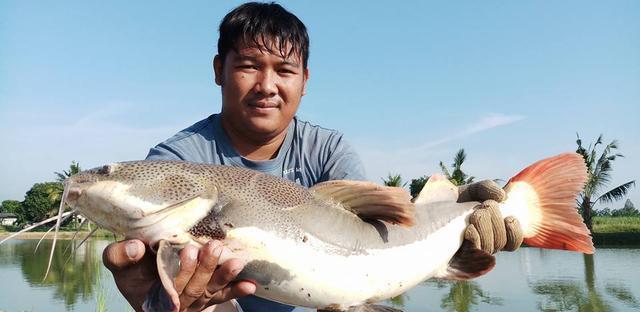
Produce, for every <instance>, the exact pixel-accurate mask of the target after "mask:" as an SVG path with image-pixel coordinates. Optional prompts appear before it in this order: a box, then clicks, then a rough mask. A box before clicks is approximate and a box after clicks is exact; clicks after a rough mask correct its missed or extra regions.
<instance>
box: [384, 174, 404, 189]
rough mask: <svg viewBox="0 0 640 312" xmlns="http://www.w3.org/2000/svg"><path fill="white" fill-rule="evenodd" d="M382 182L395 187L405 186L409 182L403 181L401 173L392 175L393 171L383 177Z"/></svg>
mask: <svg viewBox="0 0 640 312" xmlns="http://www.w3.org/2000/svg"><path fill="white" fill-rule="evenodd" d="M382 183H383V184H384V185H386V186H395V187H404V186H405V185H407V182H405V183H402V176H400V174H396V175H391V173H389V175H388V176H387V178H386V179H385V178H382Z"/></svg>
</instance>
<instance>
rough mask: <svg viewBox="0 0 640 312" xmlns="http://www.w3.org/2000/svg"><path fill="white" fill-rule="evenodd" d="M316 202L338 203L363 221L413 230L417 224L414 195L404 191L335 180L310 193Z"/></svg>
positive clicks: (313, 188) (317, 185) (368, 183)
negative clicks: (372, 221) (370, 220)
mask: <svg viewBox="0 0 640 312" xmlns="http://www.w3.org/2000/svg"><path fill="white" fill-rule="evenodd" d="M309 190H310V191H311V193H312V194H314V196H315V197H316V198H320V199H322V200H329V201H332V202H337V203H339V204H341V205H342V207H343V208H345V209H347V210H349V211H352V212H353V213H355V214H357V215H358V216H359V217H360V218H362V219H376V220H382V221H387V222H390V223H394V224H398V225H402V226H412V225H414V224H415V222H416V217H415V206H414V205H413V203H412V202H411V195H409V193H408V192H407V191H406V190H404V189H403V188H400V187H390V186H382V185H378V184H375V183H371V182H365V181H350V180H334V181H327V182H322V183H318V184H316V185H314V186H313V187H311V188H310V189H309Z"/></svg>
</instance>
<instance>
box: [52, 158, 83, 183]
mask: <svg viewBox="0 0 640 312" xmlns="http://www.w3.org/2000/svg"><path fill="white" fill-rule="evenodd" d="M80 171H82V169H81V168H80V164H79V163H77V162H76V161H75V160H72V161H71V165H69V171H67V170H62V173H60V172H57V171H56V172H54V174H55V175H56V176H57V180H58V182H63V181H64V180H65V179H66V178H68V177H70V176H72V175H76V174H78V173H80Z"/></svg>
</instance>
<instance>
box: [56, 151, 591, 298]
mask: <svg viewBox="0 0 640 312" xmlns="http://www.w3.org/2000/svg"><path fill="white" fill-rule="evenodd" d="M567 164H569V165H567ZM538 169H539V170H538ZM584 171H585V170H584V162H583V160H582V158H580V157H579V155H578V156H576V155H560V156H558V157H555V158H550V159H548V160H544V161H542V162H541V163H540V164H538V165H537V163H536V164H534V165H532V166H531V167H529V168H527V169H525V170H523V171H522V172H521V174H519V175H517V176H516V178H518V179H519V180H518V181H511V180H510V183H512V182H514V184H513V185H514V186H518V187H514V190H515V191H513V194H514V195H517V194H520V195H519V197H516V196H512V197H513V198H508V200H507V201H505V202H507V203H510V204H509V205H506V204H505V205H502V204H501V206H500V209H501V211H502V213H503V215H504V216H508V215H514V216H516V217H517V218H518V219H519V220H522V221H525V222H524V223H526V224H529V226H528V228H527V229H526V230H529V231H532V229H538V228H539V229H542V230H543V231H542V232H544V235H546V236H545V237H552V236H553V231H555V230H556V229H561V230H562V231H564V230H566V231H569V230H572V229H575V228H576V227H575V226H574V227H570V226H562V225H560V226H558V223H557V222H565V220H569V219H571V218H573V219H575V218H576V217H577V215H576V216H573V215H571V216H569V218H568V217H567V213H573V214H575V207H573V205H574V204H575V195H576V194H577V193H579V191H580V190H581V187H582V185H584V184H583V182H584V179H586V175H585V173H584ZM544 176H546V177H549V178H544ZM554 177H556V178H557V177H561V178H562V179H560V181H559V182H558V183H555V184H554V183H550V182H549V181H551V180H552V178H554ZM534 178H535V179H534ZM432 180H433V181H432ZM435 180H436V179H434V177H433V176H432V179H430V180H429V183H427V186H425V189H429V192H428V194H426V195H425V196H424V197H423V196H422V195H423V194H422V193H421V195H420V196H419V199H420V202H419V203H418V202H417V203H416V206H417V207H416V222H415V226H412V227H402V226H398V225H394V224H390V223H386V222H382V221H364V220H362V219H361V218H359V217H358V216H357V215H355V214H354V213H353V212H352V211H351V210H349V209H346V208H345V206H343V205H342V203H340V202H336V201H334V200H332V198H326V197H325V196H319V194H317V193H315V192H314V191H313V189H311V190H310V189H306V188H304V187H302V186H300V185H297V184H295V183H293V182H290V181H287V180H284V179H282V178H278V177H274V176H270V175H265V174H263V173H260V172H257V171H253V170H249V169H244V168H237V167H229V166H216V165H207V164H194V163H187V162H180V161H133V162H122V163H114V164H110V165H106V166H103V167H100V168H96V169H92V170H88V171H85V172H82V173H80V174H78V175H75V176H73V177H71V178H69V179H68V180H67V181H65V190H66V192H67V194H68V195H67V197H66V198H65V202H67V203H68V204H69V205H71V206H72V207H74V208H76V209H77V210H78V211H79V212H80V213H81V214H83V215H84V216H86V217H87V218H89V219H90V220H92V221H93V222H95V223H96V224H98V225H99V226H101V227H103V228H106V229H109V230H111V231H113V232H114V233H116V234H121V235H124V236H125V237H127V238H137V239H140V240H142V241H144V242H146V243H148V244H149V245H150V246H152V248H153V247H154V246H156V245H158V244H159V242H161V241H165V242H168V243H170V244H171V245H173V246H183V245H185V244H193V245H196V246H201V245H202V244H203V243H204V242H206V241H208V240H209V239H211V238H214V239H220V240H222V242H223V244H224V245H225V246H226V247H228V249H229V250H230V251H231V252H230V253H229V254H225V255H223V256H222V258H221V261H222V262H223V261H226V260H227V259H231V258H238V259H240V260H241V261H243V262H244V263H245V269H244V270H243V271H242V273H241V278H246V279H251V280H254V281H256V283H257V290H256V295H258V296H261V297H263V298H267V299H270V300H274V301H279V302H283V303H287V304H291V305H296V306H305V307H311V308H321V309H323V308H329V309H331V310H346V309H348V308H349V307H352V306H358V305H362V304H367V303H373V302H377V301H380V300H384V299H387V298H390V297H393V296H396V295H398V294H400V293H402V292H405V291H406V290H408V289H409V288H411V287H413V286H415V285H417V284H418V283H420V282H421V281H424V280H425V279H428V278H430V277H434V276H438V277H444V276H445V274H446V273H447V268H448V267H449V262H450V261H451V260H452V258H453V257H454V255H456V252H457V251H458V249H459V247H460V246H461V245H462V241H463V233H464V229H465V228H466V227H467V224H468V220H467V219H468V216H469V215H470V214H471V213H472V212H473V207H474V206H476V205H477V204H478V203H476V202H465V203H457V202H456V200H457V189H456V187H455V186H453V185H452V184H450V183H448V181H446V179H444V181H439V182H435ZM529 181H533V182H531V183H533V184H528V183H529ZM566 181H573V182H571V183H567V182H566ZM581 183H582V184H581ZM568 184H571V185H572V186H571V188H570V189H567V191H566V192H565V191H563V189H562V188H563V187H565V186H564V185H568ZM520 186H522V187H520ZM539 186H543V187H544V189H545V190H546V192H550V193H553V192H557V194H559V195H558V196H560V195H561V199H562V200H563V201H564V202H563V203H564V204H563V205H564V206H563V207H560V208H561V209H564V210H563V211H560V213H556V214H555V215H554V214H550V213H549V211H547V210H544V209H551V208H553V209H556V208H558V201H557V200H555V199H554V197H549V198H551V200H545V198H546V197H544V196H547V195H548V194H542V193H536V190H537V188H538V187H539ZM508 187H509V185H507V188H508ZM453 189H455V190H456V191H455V192H452V190H453ZM558 190H560V191H558ZM516 191H517V192H516ZM518 192H519V193H518ZM509 194H511V193H510V192H507V196H508V197H509V196H510V195H509ZM566 194H569V195H572V196H573V197H572V196H565V195H566ZM538 195H540V196H542V197H538ZM543 195H544V196H543ZM552 195H553V194H552ZM558 198H560V197H558ZM512 199H513V200H512ZM530 199H535V200H533V201H532V200H530ZM538 199H540V200H539V201H537V200H538ZM538 202H540V203H543V204H544V203H546V202H550V203H553V207H551V206H549V207H550V208H545V207H542V209H543V210H540V209H541V208H539V207H538V206H540V205H538ZM543 206H544V205H543ZM565 206H566V207H565ZM531 209H534V210H531ZM535 209H537V210H535ZM531 211H533V212H535V213H537V214H538V215H535V214H532V213H531ZM564 211H567V213H565V212H564ZM554 213H555V212H554ZM529 215H534V216H536V218H534V219H531V220H527V216H529ZM548 216H551V217H550V218H549V217H548ZM577 218H579V217H577ZM573 219H572V220H573ZM548 220H551V221H550V222H547V221H548ZM573 221H575V220H573ZM573 221H572V222H573ZM574 223H575V222H574ZM574 223H572V224H574ZM575 224H577V223H575ZM523 230H525V229H523ZM542 232H541V233H542ZM578 234H579V235H578ZM578 234H576V233H569V232H567V233H560V234H559V235H557V237H559V238H560V240H556V241H553V242H554V244H555V245H554V248H559V247H557V246H578V247H580V246H582V245H571V244H569V243H572V241H571V239H572V237H573V236H572V235H578V236H579V240H582V242H583V243H584V244H587V243H588V242H587V238H588V241H589V242H590V237H588V235H587V236H585V235H584V233H582V232H580V233H578ZM535 235H537V234H536V233H533V236H532V237H533V239H534V240H532V242H534V243H536V242H542V243H539V244H538V245H537V246H540V247H545V246H544V241H541V240H539V239H537V238H536V236H535ZM549 235H551V236H549ZM565 238H566V239H569V240H565ZM584 244H583V245H584ZM161 245H163V244H161ZM163 246H166V244H164V245H163ZM584 246H586V247H588V246H587V245H584ZM586 247H585V248H577V247H576V248H574V249H573V250H579V251H589V249H588V248H586ZM591 248H592V245H591ZM565 249H569V248H565ZM485 257H491V259H492V256H491V255H488V254H486V255H485ZM472 260H473V259H472ZM487 263H489V262H487ZM486 271H488V270H486ZM486 271H484V272H486ZM476 276H477V275H476ZM165 286H166V285H165Z"/></svg>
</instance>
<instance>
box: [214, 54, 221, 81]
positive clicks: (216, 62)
mask: <svg viewBox="0 0 640 312" xmlns="http://www.w3.org/2000/svg"><path fill="white" fill-rule="evenodd" d="M222 61H223V60H222V58H221V57H220V55H216V56H215V57H214V58H213V73H214V75H215V81H216V84H217V85H219V86H222Z"/></svg>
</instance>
